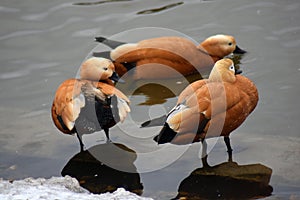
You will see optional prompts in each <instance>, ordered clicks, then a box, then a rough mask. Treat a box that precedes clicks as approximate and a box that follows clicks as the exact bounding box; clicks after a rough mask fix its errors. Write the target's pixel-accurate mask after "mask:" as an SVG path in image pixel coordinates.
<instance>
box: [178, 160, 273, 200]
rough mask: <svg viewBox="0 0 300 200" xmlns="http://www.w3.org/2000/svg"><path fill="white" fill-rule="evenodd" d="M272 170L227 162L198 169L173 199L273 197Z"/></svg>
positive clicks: (259, 165)
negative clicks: (270, 183)
mask: <svg viewBox="0 0 300 200" xmlns="http://www.w3.org/2000/svg"><path fill="white" fill-rule="evenodd" d="M271 174H272V169H270V168H268V167H266V166H264V165H262V164H249V165H238V164H237V163H236V162H224V163H221V164H218V165H215V166H212V167H209V166H204V167H202V168H198V169H195V170H194V171H193V172H192V173H191V174H190V175H189V176H188V177H187V178H185V179H184V180H183V181H182V182H181V183H180V185H179V188H178V195H177V196H176V197H175V198H174V199H195V200H196V199H249V198H251V199H252V198H260V197H266V196H270V195H271V193H272V191H273V188H272V186H270V185H269V182H270V178H271Z"/></svg>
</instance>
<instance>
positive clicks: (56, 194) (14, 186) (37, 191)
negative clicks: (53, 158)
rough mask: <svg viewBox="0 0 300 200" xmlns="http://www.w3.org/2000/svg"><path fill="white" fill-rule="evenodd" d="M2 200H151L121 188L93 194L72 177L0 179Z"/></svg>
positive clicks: (0, 196)
mask: <svg viewBox="0 0 300 200" xmlns="http://www.w3.org/2000/svg"><path fill="white" fill-rule="evenodd" d="M0 199H1V200H28V199H30V200H42V199H43V200H53V199H55V200H74V199H81V200H102V199H103V200H104V199H105V200H110V199H111V200H151V198H146V197H140V196H138V195H136V194H134V193H131V192H128V191H126V190H125V189H123V188H119V189H118V190H116V191H115V192H113V193H105V194H92V193H90V192H88V191H87V190H86V189H84V188H82V187H80V185H79V183H78V181H77V180H76V179H75V178H72V177H70V176H65V177H52V178H50V179H45V178H38V179H34V178H26V179H24V180H16V181H13V182H12V183H11V182H10V181H8V180H3V179H0Z"/></svg>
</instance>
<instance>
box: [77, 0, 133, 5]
mask: <svg viewBox="0 0 300 200" xmlns="http://www.w3.org/2000/svg"><path fill="white" fill-rule="evenodd" d="M122 1H132V0H103V1H96V2H80V3H74V4H73V5H76V6H92V5H99V4H104V3H111V2H122Z"/></svg>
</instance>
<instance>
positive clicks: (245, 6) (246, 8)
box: [232, 2, 276, 11]
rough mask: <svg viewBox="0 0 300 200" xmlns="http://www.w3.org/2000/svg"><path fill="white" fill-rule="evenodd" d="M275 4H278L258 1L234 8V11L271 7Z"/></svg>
mask: <svg viewBox="0 0 300 200" xmlns="http://www.w3.org/2000/svg"><path fill="white" fill-rule="evenodd" d="M275 5H276V4H275V3H271V2H257V3H253V4H249V5H243V6H240V7H237V8H233V9H232V11H242V10H249V9H250V10H251V9H252V8H262V7H267V8H271V7H273V6H275Z"/></svg>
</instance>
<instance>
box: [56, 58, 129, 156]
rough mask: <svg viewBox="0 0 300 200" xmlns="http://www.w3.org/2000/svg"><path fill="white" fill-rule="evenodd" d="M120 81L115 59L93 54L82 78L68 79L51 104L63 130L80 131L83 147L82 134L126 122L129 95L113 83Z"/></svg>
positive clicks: (83, 65)
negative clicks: (114, 63)
mask: <svg viewBox="0 0 300 200" xmlns="http://www.w3.org/2000/svg"><path fill="white" fill-rule="evenodd" d="M113 81H118V76H117V74H116V72H115V67H114V65H113V63H112V62H111V61H110V60H108V59H105V58H96V57H92V58H89V59H87V60H86V61H85V62H83V64H82V65H81V67H80V79H68V80H66V81H64V82H63V83H62V84H61V85H60V86H59V87H58V89H57V91H56V94H55V97H54V100H53V104H52V119H53V122H54V124H55V126H56V127H57V128H58V129H59V130H60V131H61V132H63V133H66V134H77V137H78V139H79V143H80V148H81V151H83V148H84V145H83V142H82V135H83V134H89V133H93V132H96V131H100V130H104V132H105V134H106V137H107V141H110V139H109V128H110V127H112V126H114V125H115V124H116V123H118V122H120V121H121V122H123V121H124V119H125V117H126V116H127V114H128V112H130V107H129V99H128V98H127V97H126V96H125V95H124V94H123V93H122V92H121V91H120V90H118V89H116V88H115V87H114V83H113Z"/></svg>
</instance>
